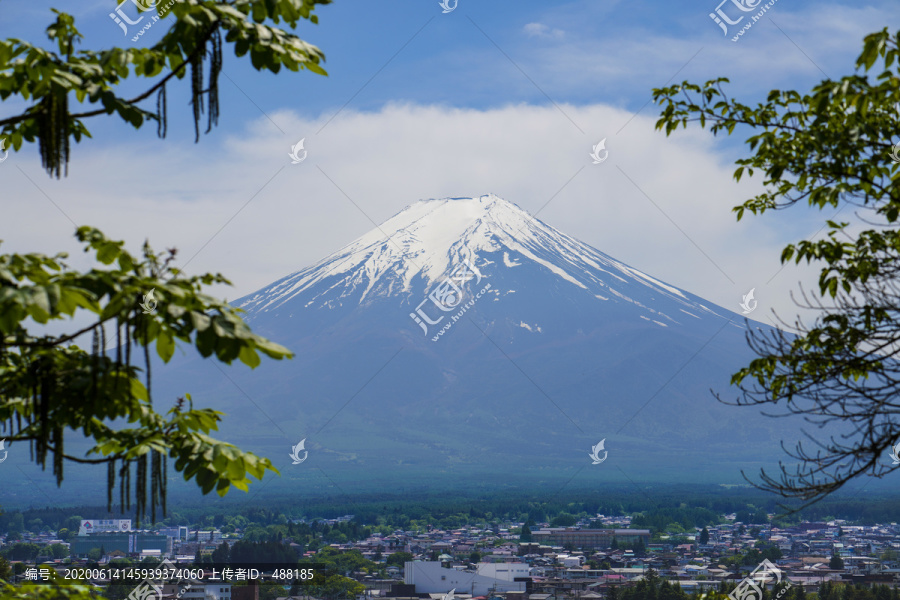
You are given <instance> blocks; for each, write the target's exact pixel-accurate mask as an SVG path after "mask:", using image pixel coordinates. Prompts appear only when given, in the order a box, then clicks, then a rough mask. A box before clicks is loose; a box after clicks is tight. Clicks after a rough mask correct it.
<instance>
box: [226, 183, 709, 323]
mask: <svg viewBox="0 0 900 600" xmlns="http://www.w3.org/2000/svg"><path fill="white" fill-rule="evenodd" d="M501 251H502V267H503V268H507V269H515V268H518V267H521V266H522V265H523V263H529V264H531V265H533V266H538V267H540V268H542V269H544V270H546V271H547V272H549V273H551V274H552V275H553V276H555V278H558V279H559V280H561V281H564V282H566V283H567V284H570V285H572V286H575V287H576V288H579V289H580V290H582V291H584V292H590V293H591V295H593V296H594V297H595V298H596V300H597V301H598V302H600V301H603V302H608V301H613V302H628V303H631V304H633V305H634V306H635V307H638V308H640V309H641V310H642V312H643V313H644V316H645V318H647V319H650V320H651V321H652V322H654V323H657V324H659V325H661V326H665V323H664V322H663V321H666V322H669V323H678V322H679V320H680V319H682V318H683V316H682V314H680V313H678V312H672V311H670V313H671V314H668V313H664V312H660V311H658V310H656V309H654V308H652V307H650V306H648V305H647V304H645V301H646V299H647V298H648V297H652V298H654V299H656V298H657V297H659V298H660V299H661V298H665V299H667V300H668V301H670V302H667V303H666V305H667V307H677V309H678V310H679V311H681V312H683V313H685V314H687V315H690V316H692V317H696V316H697V315H696V314H692V313H701V314H704V313H705V314H710V315H717V316H720V315H718V314H717V313H716V312H715V311H713V310H712V309H710V308H708V307H707V306H705V305H704V304H702V303H701V302H699V301H698V300H696V299H693V298H692V297H689V295H688V294H686V293H685V292H683V291H681V290H679V289H677V288H675V287H673V286H670V285H667V284H665V283H663V282H661V281H659V280H658V279H656V278H654V277H651V276H649V275H647V274H645V273H642V272H641V271H638V270H637V269H634V268H631V267H629V266H627V265H625V264H623V263H621V262H619V261H617V260H615V259H614V258H612V257H610V256H608V255H606V254H604V253H602V252H600V251H598V250H596V249H594V248H592V247H590V246H588V245H587V244H584V243H582V242H580V241H578V240H576V239H574V238H572V237H570V236H568V235H566V234H564V233H562V232H560V231H558V230H557V229H555V228H553V227H551V226H549V225H547V224H545V223H543V222H541V221H539V220H538V219H535V218H533V217H532V216H531V215H529V214H528V213H527V212H526V211H524V210H522V209H521V208H519V207H518V206H516V205H515V204H513V203H511V202H508V201H506V200H504V199H502V198H499V197H497V196H495V195H493V194H489V195H486V196H480V197H477V198H445V199H440V200H420V201H418V202H416V203H414V204H412V205H410V206H407V207H406V208H405V209H403V210H402V211H401V212H399V213H398V214H396V215H394V216H393V217H391V218H390V219H388V220H387V221H385V222H384V223H383V224H381V225H380V226H378V227H376V228H375V229H373V230H371V231H370V232H368V233H366V234H365V235H363V236H361V237H360V238H358V239H357V240H355V241H353V242H352V243H350V244H348V245H347V246H345V247H344V248H342V249H340V250H338V251H337V252H335V253H334V254H332V255H330V256H328V257H326V258H324V259H322V260H321V261H319V262H318V263H316V264H314V265H312V266H310V267H308V268H306V269H303V270H301V271H298V272H297V273H294V274H292V275H289V276H287V277H285V278H283V279H281V280H279V281H276V282H275V283H273V284H271V285H270V286H267V287H266V288H263V289H262V290H259V291H258V292H257V293H255V294H252V295H250V296H247V297H245V298H242V299H241V300H239V301H238V305H239V306H240V307H241V308H243V309H245V310H247V311H248V312H249V313H251V314H254V313H255V314H259V313H265V312H268V311H271V310H274V309H277V308H279V307H281V306H283V305H285V304H286V303H289V302H290V301H291V300H292V299H295V298H298V297H302V298H303V300H304V302H303V307H304V308H306V307H310V308H317V307H335V306H336V305H339V304H343V303H350V304H354V303H355V304H364V303H366V302H368V301H372V300H373V299H374V298H387V297H393V296H398V295H412V294H419V295H421V289H417V288H421V287H425V288H427V287H429V286H431V285H433V284H434V283H436V282H437V281H438V280H440V279H441V278H442V277H444V276H446V275H447V274H449V273H450V272H451V271H452V269H453V268H454V267H456V266H457V265H459V264H460V263H462V261H463V260H464V259H465V258H466V257H467V256H472V255H474V257H475V260H476V262H475V266H476V267H478V268H479V269H481V268H482V267H486V266H488V265H490V267H491V268H489V269H488V270H492V269H493V270H495V271H496V269H498V268H500V265H499V264H491V262H490V261H487V260H486V258H485V257H486V256H487V255H491V254H494V253H498V252H501ZM417 284H418V285H417ZM671 303H674V304H671Z"/></svg>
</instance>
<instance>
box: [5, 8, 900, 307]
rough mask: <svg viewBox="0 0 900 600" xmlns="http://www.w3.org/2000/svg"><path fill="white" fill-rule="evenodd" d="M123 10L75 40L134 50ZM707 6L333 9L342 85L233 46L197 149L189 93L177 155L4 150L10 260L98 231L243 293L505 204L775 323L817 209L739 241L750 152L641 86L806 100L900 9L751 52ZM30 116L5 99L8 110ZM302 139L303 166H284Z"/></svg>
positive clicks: (785, 13)
mask: <svg viewBox="0 0 900 600" xmlns="http://www.w3.org/2000/svg"><path fill="white" fill-rule="evenodd" d="M728 4H729V5H730V2H729V3H728ZM115 5H116V4H115V2H114V1H113V0H89V1H83V2H78V3H77V4H76V5H75V6H74V7H67V8H66V10H69V11H71V12H72V13H73V14H74V15H75V16H76V19H77V25H78V27H79V28H80V29H81V31H82V32H83V33H84V34H85V38H86V42H85V43H84V47H90V48H98V47H105V46H111V45H132V42H131V40H130V36H125V35H123V33H122V31H121V30H120V29H119V28H118V27H117V26H116V25H115V24H114V23H113V22H112V21H111V19H110V18H109V17H108V14H109V13H110V12H111V11H112V10H113V9H114V8H115ZM52 6H61V5H58V3H55V2H39V1H34V0H0V15H2V19H0V36H2V37H4V38H6V37H21V38H25V39H29V40H32V41H38V40H44V39H45V38H44V34H43V30H44V28H45V27H46V25H47V24H48V23H49V22H50V20H51V18H52V16H51V13H50V7H52ZM716 6H717V2H715V1H712V0H711V1H707V0H691V2H684V3H678V4H676V3H669V2H650V1H647V2H640V1H638V2H621V1H604V0H593V1H573V2H560V3H548V2H536V1H531V0H525V1H521V2H511V1H509V0H507V1H503V2H501V1H495V0H478V1H475V0H459V3H458V5H457V8H456V9H455V10H454V11H453V12H451V13H448V14H442V12H441V8H440V6H439V5H438V2H437V0H424V1H418V2H358V1H357V2H349V1H346V0H337V1H336V2H335V3H333V4H332V5H329V6H324V7H320V8H319V9H318V11H317V14H318V15H319V20H320V24H319V25H313V24H311V23H308V22H303V23H301V24H300V26H299V27H298V30H297V33H298V35H300V37H302V38H303V39H305V40H306V41H308V42H311V43H314V44H316V45H317V46H319V47H320V48H322V49H323V51H324V52H325V54H326V57H327V61H326V63H325V68H326V69H327V70H328V73H329V75H328V77H321V76H318V75H314V74H311V73H309V72H300V73H290V72H282V73H280V74H278V75H273V74H270V73H258V72H256V71H254V70H253V69H252V67H251V66H250V63H249V60H246V59H240V60H239V59H237V58H235V57H234V55H233V53H232V52H231V50H230V48H227V49H226V54H225V66H224V74H225V76H224V77H223V78H222V80H221V82H220V89H221V105H222V114H221V118H220V121H219V127H218V128H217V129H214V130H213V132H212V133H210V134H209V135H206V136H203V137H202V139H201V141H200V143H199V144H196V145H195V144H194V143H193V128H192V125H191V123H190V120H189V107H188V106H187V104H186V103H187V100H188V95H187V82H181V83H180V84H179V85H178V86H176V87H173V88H172V89H171V90H170V95H169V113H170V121H169V132H170V133H169V138H168V139H167V140H165V141H160V140H157V139H156V137H155V127H147V128H145V130H142V131H140V132H135V131H134V130H133V128H131V127H130V126H128V125H124V124H122V123H120V122H118V121H117V120H116V119H115V118H101V119H92V120H90V121H89V122H88V126H89V128H90V129H91V131H92V133H93V135H94V139H93V140H89V141H87V142H84V143H82V144H80V145H78V146H76V147H75V148H74V149H73V151H74V152H73V154H74V157H73V161H72V163H71V165H70V177H69V178H68V179H64V180H62V181H59V182H57V181H55V180H52V181H51V180H49V179H48V178H47V177H46V175H44V174H43V172H42V170H41V168H40V163H39V160H38V157H37V153H36V150H35V149H34V148H28V149H25V150H24V151H23V152H20V153H17V154H14V155H12V156H11V158H10V159H9V160H7V161H6V162H4V163H3V164H2V165H0V182H2V185H3V187H4V188H5V190H6V197H7V199H8V201H9V202H10V203H11V204H10V206H12V211H13V214H14V215H15V217H14V219H12V220H11V221H7V222H6V223H3V224H0V239H3V240H5V243H4V246H3V250H4V251H36V250H37V251H44V252H50V251H55V250H69V251H70V252H72V253H73V254H75V253H76V252H77V246H76V245H75V244H74V243H73V241H72V239H71V234H72V231H73V229H74V227H73V222H74V223H77V224H79V225H80V224H85V223H90V224H93V225H97V226H100V227H101V228H102V229H104V230H105V231H106V232H107V233H108V234H109V235H111V236H112V237H115V238H119V239H126V240H128V242H129V244H130V245H132V247H134V248H135V249H136V248H137V247H138V246H139V244H140V243H141V242H142V241H143V240H144V239H146V238H149V239H150V240H151V242H153V243H154V245H155V246H157V247H160V248H161V247H164V246H166V247H169V246H177V247H179V248H180V249H181V250H182V256H186V257H191V259H190V261H191V264H190V265H189V266H188V270H194V269H196V270H198V271H200V270H202V271H220V272H223V273H225V274H226V275H229V276H230V277H231V279H232V280H233V281H234V283H235V289H233V290H231V291H228V292H227V295H228V297H230V298H236V297H239V296H242V295H244V294H246V293H249V292H252V291H254V290H255V289H258V288H259V287H262V286H263V285H265V284H266V283H269V282H271V281H273V280H275V279H278V278H279V277H281V276H283V275H286V274H287V273H290V272H293V271H296V270H299V269H300V268H302V267H304V266H306V265H308V264H310V263H312V262H314V261H316V260H318V259H319V258H321V257H323V256H325V255H326V254H328V253H330V252H333V251H334V250H336V249H338V248H340V247H341V246H343V245H345V244H347V243H349V242H350V241H352V240H353V239H354V238H355V237H357V236H359V235H362V234H363V233H365V232H366V231H368V230H369V229H371V228H372V227H373V222H374V223H379V222H381V221H383V220H385V219H386V218H388V217H390V216H391V215H393V214H395V213H396V212H398V211H399V210H401V209H402V208H403V207H404V206H406V205H408V204H411V203H412V202H414V201H416V200H418V199H419V198H428V197H444V196H463V195H478V194H484V193H488V192H493V193H497V194H498V195H501V196H502V197H505V198H506V199H508V200H510V201H512V202H515V203H517V204H519V205H520V206H522V207H523V208H525V209H527V210H530V211H532V212H533V213H534V212H537V211H538V210H540V211H541V212H540V214H539V215H538V216H539V218H541V219H542V220H544V221H545V222H547V223H549V224H550V225H553V226H555V227H557V228H559V229H561V230H562V231H564V232H566V233H569V234H571V235H574V236H576V237H578V238H580V239H582V240H584V241H586V242H587V243H590V244H592V245H593V246H595V247H597V248H598V249H600V250H602V251H604V252H606V253H608V254H611V255H612V256H614V257H616V258H619V259H620V260H623V261H625V262H627V263H629V264H631V265H632V266H634V267H637V268H639V269H641V270H643V271H645V272H647V273H649V274H651V275H653V276H655V277H658V278H661V279H663V280H665V281H667V282H669V283H672V284H674V285H677V286H679V287H683V288H685V289H688V290H690V291H692V292H694V293H697V294H699V295H701V296H704V297H706V298H709V299H710V300H711V301H713V302H716V303H718V304H721V305H723V306H726V307H729V308H731V309H733V310H737V302H739V301H740V297H741V295H742V294H744V293H746V292H747V291H748V290H749V289H750V288H751V287H755V288H756V289H757V293H756V297H757V299H759V301H760V306H761V307H762V308H764V309H766V310H768V309H771V308H776V309H778V310H779V311H780V312H782V314H785V313H788V312H789V311H791V310H792V305H791V302H790V298H789V293H790V291H791V290H792V289H796V283H797V281H798V280H801V279H805V280H807V281H812V280H813V279H812V277H813V276H812V275H811V274H810V272H809V271H804V270H802V269H799V270H791V269H788V270H786V272H785V273H784V274H781V275H779V276H778V277H777V278H775V279H774V280H772V279H771V278H772V276H773V275H774V274H775V273H777V272H778V270H779V263H778V256H779V254H780V248H781V247H782V246H783V245H784V244H785V243H788V242H790V241H794V240H796V239H798V238H800V237H804V236H809V235H812V234H813V233H815V232H816V231H817V230H818V229H819V227H820V226H821V224H822V222H823V218H822V217H823V215H819V214H815V213H811V211H809V210H803V209H798V210H792V211H791V212H789V213H786V214H783V215H778V216H776V217H765V218H760V219H751V220H749V221H748V220H746V219H745V221H744V222H742V223H741V224H736V223H735V222H734V217H733V216H732V214H731V212H730V208H731V207H732V206H734V205H735V204H738V203H739V202H741V201H742V200H743V199H745V198H747V197H749V196H750V195H752V194H753V193H755V192H756V191H758V190H759V189H760V182H759V181H753V180H750V181H745V182H742V183H741V185H736V184H735V183H734V182H733V181H732V180H731V172H732V171H733V168H734V167H733V164H732V163H733V160H734V159H735V158H736V157H738V156H739V155H740V152H741V151H742V150H743V148H742V144H741V142H742V140H743V138H744V137H745V135H739V136H735V137H732V138H730V139H728V138H718V139H716V138H713V137H712V136H710V135H708V134H706V133H705V132H702V131H700V130H699V129H695V128H694V129H692V130H690V131H688V132H687V133H681V134H678V135H677V136H675V137H673V138H669V139H667V138H665V136H664V135H663V134H662V133H659V132H656V131H654V129H653V123H654V122H655V119H656V115H657V113H658V109H657V108H656V107H655V106H654V105H653V104H648V101H649V99H650V93H651V89H652V88H654V87H659V86H662V85H664V84H666V82H668V81H670V80H672V81H676V82H677V81H681V80H683V79H689V80H692V81H695V82H702V81H705V80H706V79H710V78H713V77H717V76H727V77H729V78H730V79H731V80H732V84H731V86H730V87H729V88H728V89H729V92H730V94H731V95H733V96H735V97H739V98H741V99H742V100H743V101H745V102H752V101H755V100H759V99H762V98H763V97H764V96H765V94H766V93H767V92H768V91H769V90H770V89H772V88H779V87H780V88H794V89H798V90H801V91H803V90H807V89H809V88H810V87H811V86H813V85H815V84H816V83H817V82H819V81H820V80H821V79H823V78H824V77H825V76H826V75H827V76H831V77H839V76H841V75H843V74H847V73H849V72H851V71H852V70H853V63H854V60H855V58H856V56H857V54H858V52H859V49H860V47H861V40H862V37H863V36H864V35H865V34H866V33H868V32H871V31H874V30H877V29H880V28H882V27H884V26H889V27H897V26H898V23H900V19H898V16H900V5H897V3H896V2H889V1H873V2H854V3H849V2H845V3H834V2H811V1H802V0H778V1H777V2H776V3H775V5H774V6H773V7H772V8H771V9H770V10H769V11H768V12H767V13H766V15H765V16H764V17H763V19H761V20H760V21H759V22H757V23H755V24H754V25H753V27H752V28H751V29H750V30H749V31H747V32H746V34H745V35H744V36H743V37H741V38H740V40H739V41H738V42H732V41H731V39H730V36H728V37H726V36H724V35H723V33H722V30H721V29H719V27H718V26H717V25H716V24H715V23H714V22H713V21H712V20H711V19H710V18H709V14H710V13H711V12H713V10H714V9H715V8H716ZM723 10H728V11H731V12H730V14H735V15H736V14H738V13H736V12H735V11H734V10H733V9H731V8H729V7H724V9H723ZM749 14H752V13H749ZM745 21H746V19H745ZM166 23H167V21H166V20H163V21H160V22H159V23H158V24H156V25H155V26H154V28H153V30H151V31H150V32H149V33H148V34H147V36H145V37H144V38H141V40H140V43H141V44H147V43H150V42H152V41H153V39H155V38H154V37H151V36H157V37H158V36H159V35H161V34H162V32H163V31H164V29H165V27H166V26H167V25H166ZM133 29H136V27H135V28H133ZM732 29H734V30H737V27H733V28H732ZM145 83H146V82H145V81H144V80H134V79H132V80H130V81H129V82H128V83H127V87H128V88H129V89H130V90H135V91H137V90H140V89H143V87H144V85H145ZM149 106H150V104H149V103H148V107H149ZM21 108H22V104H20V103H18V102H14V101H10V102H4V103H3V104H0V115H4V116H5V115H10V114H16V113H17V112H19V111H20V110H21ZM301 138H303V139H305V147H306V148H307V149H308V150H309V155H310V160H308V161H306V162H304V163H303V164H302V165H290V160H289V159H288V157H287V151H288V150H289V148H290V146H291V145H293V144H295V143H296V142H297V141H298V140H299V139H301ZM602 138H607V140H608V142H607V147H608V148H609V150H610V157H611V159H610V161H608V162H607V163H605V164H603V165H599V166H595V165H592V164H591V161H590V159H589V157H588V153H589V151H590V149H591V146H592V145H593V144H595V143H597V141H599V140H600V139H602ZM48 198H49V199H51V200H52V202H53V204H55V207H54V206H53V205H52V204H51V203H50V202H48ZM545 205H546V207H545V208H543V209H542V208H541V207H544V206H545ZM827 216H829V217H830V216H831V215H830V214H829V215H827ZM79 254H80V253H79ZM73 260H75V259H74V257H73ZM223 293H226V292H223ZM758 314H759V313H758ZM759 318H761V317H759Z"/></svg>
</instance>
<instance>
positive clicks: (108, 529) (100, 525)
mask: <svg viewBox="0 0 900 600" xmlns="http://www.w3.org/2000/svg"><path fill="white" fill-rule="evenodd" d="M123 531H131V519H85V520H83V521H82V522H81V526H80V527H79V528H78V535H88V534H91V533H119V532H123Z"/></svg>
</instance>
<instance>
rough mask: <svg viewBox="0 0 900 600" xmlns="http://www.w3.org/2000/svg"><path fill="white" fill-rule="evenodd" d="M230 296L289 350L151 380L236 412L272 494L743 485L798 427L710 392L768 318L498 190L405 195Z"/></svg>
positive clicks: (231, 431)
mask: <svg viewBox="0 0 900 600" xmlns="http://www.w3.org/2000/svg"><path fill="white" fill-rule="evenodd" d="M234 304H235V305H237V306H239V307H241V308H242V309H244V310H245V311H246V314H245V319H246V320H247V322H248V323H249V324H250V326H251V327H252V328H253V329H254V331H256V332H257V333H260V334H262V335H264V336H266V337H269V338H270V339H272V340H274V341H276V342H278V343H281V344H283V345H285V346H287V347H288V348H290V349H291V350H292V351H294V352H295V354H296V357H295V358H294V359H293V360H290V361H282V362H274V361H264V362H263V364H262V365H261V366H260V367H259V368H257V369H255V370H253V371H252V372H251V371H249V370H247V369H245V368H242V367H235V368H231V369H224V368H222V367H221V366H217V365H216V364H214V363H212V362H210V361H205V360H201V359H199V358H198V357H192V356H188V357H184V358H183V359H181V360H175V361H173V363H172V364H171V365H167V366H166V368H165V369H163V370H162V371H160V370H155V371H154V379H155V381H154V390H155V391H156V393H157V394H169V395H172V396H173V397H174V396H175V395H183V394H184V392H185V391H190V392H191V393H192V395H193V397H194V399H195V401H196V402H197V404H198V405H200V406H212V407H214V408H217V409H219V410H222V411H224V412H226V413H227V414H228V416H227V417H226V418H225V421H224V427H223V429H222V437H224V438H225V439H228V440H229V441H231V442H233V443H236V444H238V445H240V446H241V447H242V448H244V449H247V450H252V451H254V452H257V453H260V454H263V455H265V456H268V457H270V458H271V459H272V460H273V462H274V463H275V464H276V466H278V467H279V469H280V470H281V472H282V477H281V478H280V479H279V478H276V481H275V482H273V483H272V484H271V489H272V490H275V489H276V488H279V487H282V488H283V491H285V492H286V491H287V490H290V489H291V486H292V485H294V484H295V483H296V482H297V481H298V480H306V479H305V478H314V477H321V476H323V475H324V476H326V477H327V479H328V481H331V482H333V483H334V484H335V485H337V482H339V481H340V482H343V483H341V484H340V486H341V488H342V489H347V487H345V486H354V485H357V484H358V485H360V486H364V485H366V484H370V485H372V486H377V485H383V484H384V482H387V481H409V480H413V479H420V480H422V481H425V480H435V479H442V480H444V481H445V482H446V483H448V484H455V483H459V482H473V481H484V482H499V481H502V482H504V483H509V484H513V482H528V481H532V482H535V481H542V482H545V483H552V482H567V481H573V479H574V480H575V481H573V484H586V485H596V484H599V483H602V482H608V481H625V480H632V481H637V480H641V481H660V482H663V481H676V480H677V481H685V480H689V481H697V482H714V483H718V482H723V483H736V482H740V481H742V478H741V476H740V471H741V469H744V470H747V471H748V472H753V471H755V470H757V469H758V468H759V467H760V466H766V467H771V466H772V465H773V464H775V462H776V461H777V458H778V457H780V456H782V454H781V448H780V446H779V444H780V441H781V440H782V439H784V440H786V441H788V442H790V441H791V440H794V439H796V438H797V437H798V433H797V428H796V425H793V424H792V423H790V422H789V421H788V420H787V419H771V418H767V417H764V416H762V415H760V414H758V413H757V412H755V410H754V409H750V408H736V407H731V406H725V405H723V404H721V403H719V402H718V401H717V400H716V399H715V398H714V397H713V396H712V394H711V393H710V389H714V390H716V391H719V392H722V393H723V394H724V395H725V396H726V397H733V396H734V395H735V394H734V390H733V389H729V379H730V376H731V374H732V373H733V372H734V371H736V370H737V369H738V368H740V367H741V366H744V365H746V364H747V363H748V362H749V360H751V359H752V358H753V357H754V355H753V354H752V353H751V351H750V350H749V348H748V347H747V344H746V341H745V333H746V328H747V327H748V326H753V327H757V326H758V327H762V328H764V327H765V326H763V325H759V324H755V323H754V324H752V325H751V324H750V323H749V322H747V321H746V320H745V319H744V318H743V317H742V316H739V315H737V314H735V313H733V312H731V311H728V310H726V309H724V308H721V307H719V306H716V305H714V304H712V303H710V302H707V301H705V300H703V299H702V298H700V297H698V296H695V295H693V294H691V293H689V292H687V291H684V290H681V289H678V288H676V287H674V286H671V285H668V284H666V283H664V282H663V281H661V280H660V279H658V278H656V277H652V276H650V275H648V274H646V273H643V272H641V271H639V270H637V269H635V268H633V267H630V266H628V265H626V264H624V263H622V262H620V261H618V260H616V259H614V258H612V257H610V256H608V255H606V254H604V253H602V252H600V251H598V250H596V249H594V248H592V247H590V246H588V245H587V244H584V243H582V242H580V241H578V240H576V239H574V238H572V237H570V236H567V235H566V234H564V233H562V232H560V231H558V230H556V229H554V228H553V227H551V226H550V225H547V224H545V223H543V222H541V221H539V220H538V219H536V218H533V217H532V216H530V215H529V214H528V213H527V212H526V211H524V210H522V209H521V208H519V207H518V206H516V205H515V204H512V203H510V202H507V201H506V200H503V199H501V198H498V197H496V196H494V195H486V196H481V197H477V198H448V199H438V200H422V201H419V202H416V203H414V204H411V205H410V206H408V207H406V208H405V209H404V210H402V211H401V212H400V213H398V214H397V215H395V216H393V217H392V218H390V219H388V220H387V221H385V222H384V223H382V224H381V225H380V226H378V227H376V228H375V229H373V230H372V231H370V232H369V233H367V234H365V235H363V236H362V237H360V238H359V239H357V240H355V241H353V242H352V243H350V244H349V245H347V246H345V247H344V248H342V249H340V250H338V251H337V252H335V253H333V254H332V255H330V256H327V257H326V258H324V259H322V260H320V261H319V262H318V263H316V264H314V265H311V266H309V267H307V268H305V269H302V270H300V271H298V272H296V273H293V274H291V275H288V276H287V277H284V278H283V279H280V280H278V281H276V282H274V283H272V284H271V285H268V286H266V287H264V288H263V289H261V290H259V291H257V292H254V293H252V294H250V295H248V296H245V297H243V298H241V299H239V300H237V301H235V302H234ZM157 397H160V396H157ZM301 440H305V449H306V450H307V451H308V459H307V460H305V461H304V462H303V464H302V465H293V464H292V463H291V458H290V456H289V453H290V449H291V448H292V447H294V446H295V445H297V443H298V442H299V441H301ZM601 440H603V441H604V443H603V444H601V445H600V449H601V451H600V452H599V453H598V452H594V451H593V450H592V449H595V447H596V446H597V445H598V443H599V442H600V441H601ZM604 452H605V454H604ZM592 454H593V456H591V455H592ZM598 454H599V457H598V458H599V459H603V460H602V461H600V462H597V461H598V458H595V457H596V456H597V455H598ZM454 482H455V483H454Z"/></svg>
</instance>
